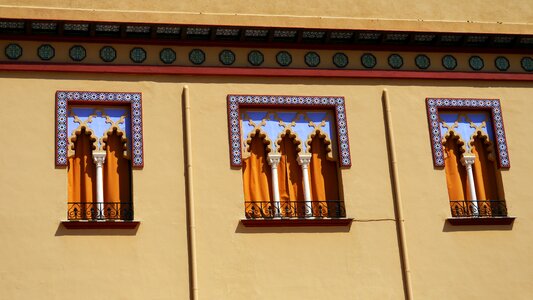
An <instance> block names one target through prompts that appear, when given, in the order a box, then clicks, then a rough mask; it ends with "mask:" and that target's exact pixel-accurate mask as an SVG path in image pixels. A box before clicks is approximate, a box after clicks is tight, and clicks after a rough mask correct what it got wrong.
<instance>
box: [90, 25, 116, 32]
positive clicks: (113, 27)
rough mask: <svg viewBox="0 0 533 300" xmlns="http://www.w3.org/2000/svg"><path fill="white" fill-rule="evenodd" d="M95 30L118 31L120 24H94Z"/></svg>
mask: <svg viewBox="0 0 533 300" xmlns="http://www.w3.org/2000/svg"><path fill="white" fill-rule="evenodd" d="M95 30H96V31H101V32H119V31H120V25H109V24H96V27H95Z"/></svg>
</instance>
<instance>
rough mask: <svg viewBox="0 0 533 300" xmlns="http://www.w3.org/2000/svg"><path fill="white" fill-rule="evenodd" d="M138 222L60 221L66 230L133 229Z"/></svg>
mask: <svg viewBox="0 0 533 300" xmlns="http://www.w3.org/2000/svg"><path fill="white" fill-rule="evenodd" d="M140 223H141V222H140V221H136V220H133V221H123V220H116V221H111V220H102V221H88V220H80V221H61V224H63V226H64V227H65V228H66V229H135V228H137V226H139V224H140Z"/></svg>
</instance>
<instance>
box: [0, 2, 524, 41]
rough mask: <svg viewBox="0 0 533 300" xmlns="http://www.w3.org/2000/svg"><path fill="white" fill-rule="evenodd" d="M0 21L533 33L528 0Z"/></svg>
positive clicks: (94, 12)
mask: <svg viewBox="0 0 533 300" xmlns="http://www.w3.org/2000/svg"><path fill="white" fill-rule="evenodd" d="M0 17H2V18H32V19H60V20H93V21H115V22H124V21H125V22H147V23H157V22H162V23H172V24H211V25H242V26H281V27H284V26H289V27H290V26H292V27H311V28H340V29H342V28H346V29H381V30H413V31H456V32H493V33H529V34H531V32H533V30H532V26H533V25H532V22H533V2H531V1H528V0H515V1H500V0H490V1H487V0H485V1H484V0H472V1H461V0H446V1H440V0H428V1H415V0H407V1H372V0H364V1H357V2H354V1H348V0H333V1H307V0H296V1H279V0H277V1H252V0H240V1H171V0H159V1H138V0H136V1H123V0H121V1H58V0H2V1H0Z"/></svg>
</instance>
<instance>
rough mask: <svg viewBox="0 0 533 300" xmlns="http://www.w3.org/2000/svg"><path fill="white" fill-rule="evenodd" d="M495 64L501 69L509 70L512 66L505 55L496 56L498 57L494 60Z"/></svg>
mask: <svg viewBox="0 0 533 300" xmlns="http://www.w3.org/2000/svg"><path fill="white" fill-rule="evenodd" d="M494 65H495V66H496V69H498V70H500V71H507V70H508V69H509V67H510V66H511V65H510V64H509V60H508V59H507V58H506V57H504V56H498V57H496V59H495V60H494Z"/></svg>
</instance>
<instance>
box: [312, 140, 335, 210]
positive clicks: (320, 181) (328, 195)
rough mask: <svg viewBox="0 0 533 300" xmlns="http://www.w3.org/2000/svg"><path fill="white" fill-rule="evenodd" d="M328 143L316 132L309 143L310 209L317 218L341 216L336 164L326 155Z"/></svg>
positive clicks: (328, 148) (328, 149)
mask: <svg viewBox="0 0 533 300" xmlns="http://www.w3.org/2000/svg"><path fill="white" fill-rule="evenodd" d="M329 143H330V142H329V141H328V140H327V139H326V136H325V135H321V134H320V132H318V131H317V132H315V134H314V136H313V137H312V139H311V141H310V142H309V146H310V151H309V152H310V153H311V162H310V166H309V170H310V180H311V199H312V201H313V202H312V209H313V216H318V217H338V216H340V215H341V207H340V200H341V199H340V194H341V193H340V192H339V188H340V186H339V175H338V162H337V161H335V160H333V159H332V158H331V157H330V156H329V155H328V152H329V151H331V148H330V147H329Z"/></svg>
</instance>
